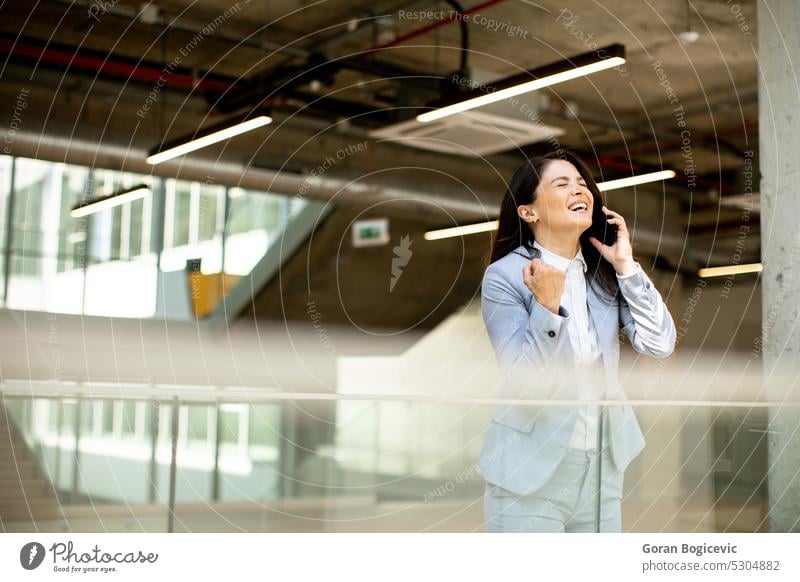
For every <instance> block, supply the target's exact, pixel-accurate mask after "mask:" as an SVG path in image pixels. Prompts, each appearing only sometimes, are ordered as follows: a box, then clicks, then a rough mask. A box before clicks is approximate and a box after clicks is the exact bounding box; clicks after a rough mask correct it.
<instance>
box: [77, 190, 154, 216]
mask: <svg viewBox="0 0 800 582" xmlns="http://www.w3.org/2000/svg"><path fill="white" fill-rule="evenodd" d="M148 194H150V188H149V187H148V186H146V185H145V184H139V185H138V186H134V187H133V188H130V189H128V190H123V191H122V192H119V193H117V194H110V195H109V196H103V197H102V198H93V199H92V200H88V201H86V202H80V203H78V204H77V205H75V206H74V207H73V208H72V210H70V212H69V215H70V216H71V217H72V218H81V217H83V216H87V215H89V214H94V213H95V212H100V211H101V210H105V209H107V208H113V207H114V206H121V205H122V204H127V203H128V202H133V201H134V200H139V199H140V198H144V197H145V196H147V195H148Z"/></svg>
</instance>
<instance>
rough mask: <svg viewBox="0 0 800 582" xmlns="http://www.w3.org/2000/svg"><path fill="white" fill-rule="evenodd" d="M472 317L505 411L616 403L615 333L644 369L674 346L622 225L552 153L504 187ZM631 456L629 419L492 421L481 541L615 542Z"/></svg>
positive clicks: (667, 319) (635, 446)
mask: <svg viewBox="0 0 800 582" xmlns="http://www.w3.org/2000/svg"><path fill="white" fill-rule="evenodd" d="M606 225H608V226H606ZM598 237H599V239H602V240H599V239H598ZM481 307H482V312H483V320H484V322H485V324H486V329H487V331H488V334H489V338H490V340H491V343H492V347H493V348H494V351H495V353H496V355H497V359H498V362H499V364H500V368H501V370H502V372H503V378H502V385H503V389H504V396H507V397H509V398H524V399H531V400H539V401H542V400H548V399H550V400H567V401H577V400H625V395H624V393H623V392H622V390H621V388H620V386H619V383H618V381H617V366H618V362H619V329H620V328H622V330H623V331H624V333H625V334H626V335H627V336H628V338H629V339H630V342H631V344H632V346H633V347H634V348H635V349H636V350H637V351H639V352H641V353H643V354H648V355H650V356H653V357H656V358H665V357H667V356H669V355H670V354H671V353H672V350H673V348H674V346H675V324H674V322H673V320H672V317H671V316H670V314H669V311H668V310H667V307H666V305H664V302H663V300H662V298H661V295H660V294H659V293H658V291H657V290H656V288H655V285H653V284H652V281H651V280H650V279H649V277H648V276H647V275H646V274H645V272H644V271H643V270H642V268H641V266H640V265H639V263H638V262H636V261H635V260H634V258H633V254H632V249H631V243H630V236H629V234H628V228H627V225H626V224H625V219H624V218H623V217H622V216H621V215H620V214H619V213H617V212H614V211H612V210H609V209H608V208H606V207H605V205H604V201H603V195H602V194H601V193H600V191H599V189H598V188H597V184H596V183H595V181H594V180H593V179H592V176H591V174H590V173H589V171H588V169H587V168H586V166H585V165H584V164H583V163H582V162H581V160H580V159H579V158H578V157H577V156H575V155H574V154H572V153H570V152H564V151H563V150H561V152H559V154H558V155H556V154H555V153H554V154H549V155H546V156H543V157H539V158H535V159H532V160H530V161H528V162H527V163H526V164H525V165H524V166H522V167H521V168H520V169H519V170H517V172H516V173H515V174H514V177H513V178H512V180H511V183H510V185H509V188H508V191H507V193H506V196H505V198H504V200H503V203H502V207H501V210H500V217H499V228H498V233H497V238H496V242H495V244H494V247H493V249H492V254H491V258H490V261H489V266H488V267H487V269H486V272H485V274H484V277H483V284H482V301H481ZM601 410H602V413H601ZM643 447H644V438H643V436H642V432H641V430H640V429H639V425H638V423H637V421H636V417H635V415H634V413H633V410H632V409H631V407H630V406H629V405H619V406H616V405H614V406H605V407H603V408H602V409H601V408H600V407H598V406H591V405H582V406H568V405H557V406H544V405H540V406H534V405H522V404H517V405H505V406H500V407H498V408H497V409H496V410H495V411H494V412H493V415H492V423H491V426H490V427H489V430H488V431H487V433H486V437H485V440H484V443H483V448H482V450H481V455H480V460H479V461H478V469H479V471H480V472H481V474H482V475H483V477H484V479H485V480H486V490H485V494H484V510H485V514H486V528H487V530H488V531H503V532H506V531H525V532H586V531H589V532H591V531H598V530H599V531H611V532H615V531H616V532H618V531H620V530H621V513H620V512H621V500H622V482H623V472H624V471H625V468H626V467H627V466H628V464H629V463H630V462H631V460H632V459H633V458H634V457H636V455H638V454H639V452H641V450H642V448H643ZM598 473H600V475H598ZM598 482H599V483H600V490H601V495H600V496H599V497H600V500H599V501H600V502H599V503H598V498H597V490H598Z"/></svg>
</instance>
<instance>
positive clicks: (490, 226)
mask: <svg viewBox="0 0 800 582" xmlns="http://www.w3.org/2000/svg"><path fill="white" fill-rule="evenodd" d="M674 177H675V172H674V171H672V170H662V171H660V172H651V173H650V174H641V175H639V176H631V177H630V178H620V179H619V180H609V181H608V182H598V184H597V187H598V189H599V190H600V191H601V192H605V191H607V190H616V189H619V188H626V187H628V186H635V185H637V184H646V183H648V182H656V181H658V180H667V179H669V178H674ZM497 228H498V221H497V220H492V221H490V222H478V223H476V224H466V225H464V226H456V227H453V228H443V229H440V230H429V231H428V232H426V233H425V234H424V235H423V236H424V238H425V240H438V239H442V238H450V237H452V236H464V235H468V234H475V233H478V232H486V231H489V230H497Z"/></svg>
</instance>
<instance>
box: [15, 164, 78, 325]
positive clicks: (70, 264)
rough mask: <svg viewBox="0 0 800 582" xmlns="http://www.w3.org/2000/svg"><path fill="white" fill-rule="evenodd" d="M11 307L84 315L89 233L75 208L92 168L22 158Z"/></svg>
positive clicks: (17, 180)
mask: <svg viewBox="0 0 800 582" xmlns="http://www.w3.org/2000/svg"><path fill="white" fill-rule="evenodd" d="M16 164H17V167H16V171H15V178H14V180H15V184H14V188H15V198H14V216H13V223H12V235H13V242H12V256H11V277H10V281H9V297H8V306H9V307H11V308H14V309H30V310H44V311H53V312H60V313H80V312H81V303H82V299H83V297H82V292H83V258H82V257H83V254H84V246H85V231H84V229H83V225H82V224H81V221H76V220H75V219H73V218H71V217H70V216H69V209H70V208H72V207H73V206H74V205H75V204H76V203H77V202H78V201H79V200H81V199H82V197H83V194H84V191H85V188H86V184H87V180H88V176H89V173H88V170H87V169H85V168H80V167H77V166H68V165H66V164H55V163H50V162H41V161H37V160H29V159H25V158H17V160H16Z"/></svg>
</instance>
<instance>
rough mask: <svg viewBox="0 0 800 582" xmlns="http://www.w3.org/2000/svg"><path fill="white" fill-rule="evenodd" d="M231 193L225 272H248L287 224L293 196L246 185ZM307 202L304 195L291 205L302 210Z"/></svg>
mask: <svg viewBox="0 0 800 582" xmlns="http://www.w3.org/2000/svg"><path fill="white" fill-rule="evenodd" d="M228 195H229V196H230V211H229V214H228V229H227V238H226V243H225V246H226V248H225V272H226V273H229V274H231V275H247V274H248V273H249V272H250V271H252V270H253V267H255V265H256V264H257V263H258V261H259V259H261V257H263V256H264V253H266V252H267V248H268V247H269V245H270V244H272V242H273V241H274V240H276V239H277V237H278V235H279V234H280V232H281V231H282V230H283V228H284V227H285V226H286V223H287V220H288V214H289V209H290V199H289V198H288V197H286V196H277V195H274V194H268V193H264V192H254V191H251V190H245V189H243V188H231V189H230V190H229V194H228ZM305 204H306V202H305V201H304V200H302V199H293V200H292V206H291V209H292V210H293V211H295V212H296V211H299V210H300V209H301V208H303V207H304V206H305Z"/></svg>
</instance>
